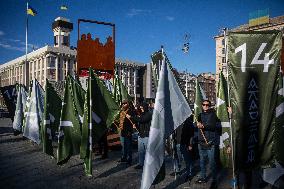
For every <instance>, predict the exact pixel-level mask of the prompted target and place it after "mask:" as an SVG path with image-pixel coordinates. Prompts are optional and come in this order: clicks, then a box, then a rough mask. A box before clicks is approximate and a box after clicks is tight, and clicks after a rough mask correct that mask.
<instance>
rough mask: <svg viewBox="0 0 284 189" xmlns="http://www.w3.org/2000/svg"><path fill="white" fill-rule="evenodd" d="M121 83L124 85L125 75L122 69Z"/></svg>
mask: <svg viewBox="0 0 284 189" xmlns="http://www.w3.org/2000/svg"><path fill="white" fill-rule="evenodd" d="M121 81H122V83H123V84H124V85H125V74H124V68H123V67H121Z"/></svg>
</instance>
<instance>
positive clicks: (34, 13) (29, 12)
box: [27, 5, 37, 16]
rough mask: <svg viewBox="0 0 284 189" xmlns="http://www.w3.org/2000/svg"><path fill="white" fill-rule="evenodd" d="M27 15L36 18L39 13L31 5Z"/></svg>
mask: <svg viewBox="0 0 284 189" xmlns="http://www.w3.org/2000/svg"><path fill="white" fill-rule="evenodd" d="M27 14H29V15H32V16H35V15H37V12H36V10H35V9H33V8H32V7H31V6H30V5H28V9H27Z"/></svg>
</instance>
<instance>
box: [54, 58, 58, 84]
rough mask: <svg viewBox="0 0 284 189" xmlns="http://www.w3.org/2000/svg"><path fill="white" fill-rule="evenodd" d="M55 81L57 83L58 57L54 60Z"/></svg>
mask: <svg viewBox="0 0 284 189" xmlns="http://www.w3.org/2000/svg"><path fill="white" fill-rule="evenodd" d="M55 81H58V56H56V58H55Z"/></svg>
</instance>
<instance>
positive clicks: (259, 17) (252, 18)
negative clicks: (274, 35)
mask: <svg viewBox="0 0 284 189" xmlns="http://www.w3.org/2000/svg"><path fill="white" fill-rule="evenodd" d="M266 23H269V9H264V10H257V11H255V12H252V13H250V14H249V26H250V27H252V26H257V25H261V24H266Z"/></svg>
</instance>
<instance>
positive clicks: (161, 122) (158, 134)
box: [141, 49, 192, 189]
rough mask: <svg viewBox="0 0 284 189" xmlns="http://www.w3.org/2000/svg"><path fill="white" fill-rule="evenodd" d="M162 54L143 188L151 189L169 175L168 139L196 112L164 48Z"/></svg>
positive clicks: (142, 182) (142, 181)
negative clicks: (191, 106)
mask: <svg viewBox="0 0 284 189" xmlns="http://www.w3.org/2000/svg"><path fill="white" fill-rule="evenodd" d="M162 55H163V61H162V69H161V71H160V77H159V83H158V88H157V93H156V99H155V107H154V111H153V117H152V122H151V127H150V132H149V141H148V145H147V150H146V157H145V162H144V167H143V175H142V180H141V189H149V188H150V187H151V185H152V184H153V183H157V181H158V180H161V179H163V178H161V177H163V176H164V175H163V174H162V173H164V172H165V170H164V168H165V166H164V163H165V162H164V159H165V154H164V153H165V139H166V138H167V137H169V135H170V134H172V132H173V131H174V130H175V129H176V128H177V127H179V126H180V125H181V124H182V123H183V122H184V121H185V120H186V119H187V118H188V117H189V116H190V115H191V113H192V112H191V109H190V107H189V105H188V103H187V101H186V99H185V97H184V95H183V94H182V92H181V90H180V88H179V86H178V84H177V81H176V79H175V78H174V75H173V73H172V71H171V69H170V67H169V64H168V62H166V61H165V58H164V57H165V54H164V52H163V49H162Z"/></svg>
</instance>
